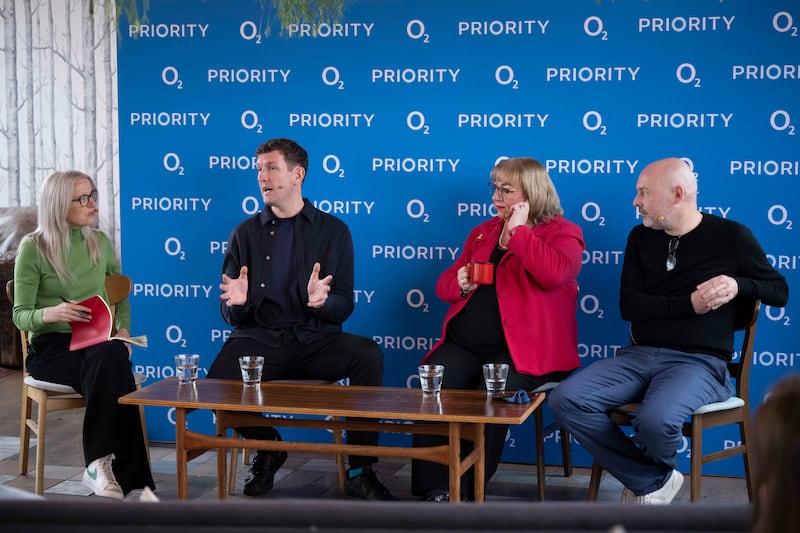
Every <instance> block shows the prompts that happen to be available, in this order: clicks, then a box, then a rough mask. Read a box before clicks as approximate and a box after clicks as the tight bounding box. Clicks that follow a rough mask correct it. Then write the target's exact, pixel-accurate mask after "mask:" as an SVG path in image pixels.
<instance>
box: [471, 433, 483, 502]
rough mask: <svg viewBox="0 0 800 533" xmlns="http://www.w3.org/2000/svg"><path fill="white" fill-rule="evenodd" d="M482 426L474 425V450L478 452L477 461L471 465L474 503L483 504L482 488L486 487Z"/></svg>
mask: <svg viewBox="0 0 800 533" xmlns="http://www.w3.org/2000/svg"><path fill="white" fill-rule="evenodd" d="M484 429H485V425H484V424H475V433H476V435H475V449H476V450H478V461H477V462H476V463H475V464H474V465H473V467H472V468H473V472H474V474H475V501H476V502H478V503H481V502H483V499H484V494H483V487H484V486H485V485H486V438H485V433H484Z"/></svg>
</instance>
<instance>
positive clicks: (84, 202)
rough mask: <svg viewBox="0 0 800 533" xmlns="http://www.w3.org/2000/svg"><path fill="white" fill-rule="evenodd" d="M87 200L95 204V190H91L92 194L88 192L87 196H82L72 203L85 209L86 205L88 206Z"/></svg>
mask: <svg viewBox="0 0 800 533" xmlns="http://www.w3.org/2000/svg"><path fill="white" fill-rule="evenodd" d="M89 200H92V201H93V202H97V189H92V192H90V193H89V194H82V195H80V196H78V197H77V198H75V199H74V200H72V201H73V202H78V203H79V204H81V207H86V206H87V205H89Z"/></svg>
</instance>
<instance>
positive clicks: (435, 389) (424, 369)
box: [417, 365, 444, 396]
mask: <svg viewBox="0 0 800 533" xmlns="http://www.w3.org/2000/svg"><path fill="white" fill-rule="evenodd" d="M417 371H418V372H419V385H420V387H422V394H423V395H424V396H437V395H438V394H439V392H440V391H441V390H442V378H443V377H444V366H442V365H419V367H418V368H417Z"/></svg>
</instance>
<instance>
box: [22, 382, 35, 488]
mask: <svg viewBox="0 0 800 533" xmlns="http://www.w3.org/2000/svg"><path fill="white" fill-rule="evenodd" d="M22 398H23V399H22V413H20V425H19V475H21V476H24V475H25V474H27V473H28V457H29V456H30V446H31V428H30V426H29V425H28V419H30V417H31V411H32V410H33V401H32V400H31V399H30V397H29V396H28V386H27V385H24V384H23V385H22Z"/></svg>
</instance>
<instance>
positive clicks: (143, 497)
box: [125, 486, 161, 502]
mask: <svg viewBox="0 0 800 533" xmlns="http://www.w3.org/2000/svg"><path fill="white" fill-rule="evenodd" d="M125 501H126V502H128V501H133V502H159V501H161V500H159V499H158V496H156V495H155V493H154V492H153V490H152V489H151V488H150V487H148V486H145V487H144V488H141V489H136V490H132V491H130V492H129V493H128V494H127V495H126V496H125Z"/></svg>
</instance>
